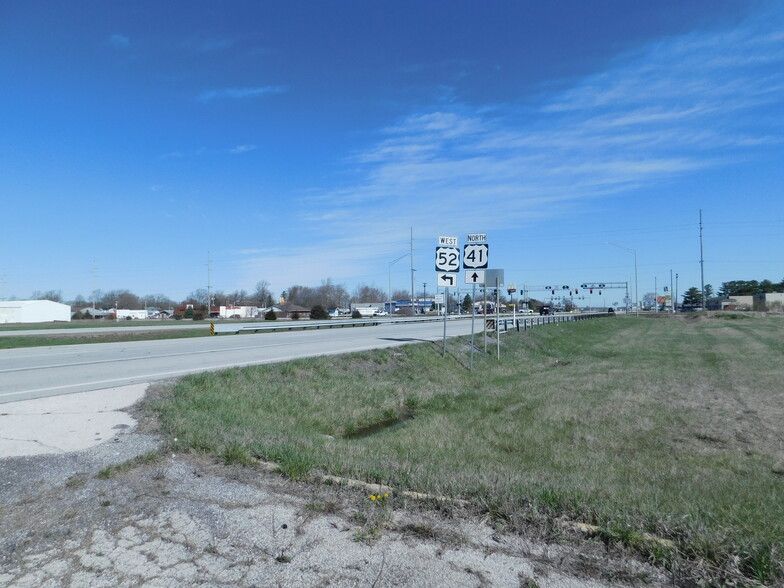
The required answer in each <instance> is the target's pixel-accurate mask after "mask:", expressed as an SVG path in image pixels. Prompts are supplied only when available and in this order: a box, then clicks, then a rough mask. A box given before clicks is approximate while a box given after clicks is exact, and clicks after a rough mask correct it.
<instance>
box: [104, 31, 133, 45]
mask: <svg viewBox="0 0 784 588" xmlns="http://www.w3.org/2000/svg"><path fill="white" fill-rule="evenodd" d="M109 44H110V45H111V46H112V47H114V48H116V49H127V48H128V47H130V46H131V40H130V39H129V38H128V37H126V36H125V35H120V34H117V33H115V34H114V35H112V36H111V37H109Z"/></svg>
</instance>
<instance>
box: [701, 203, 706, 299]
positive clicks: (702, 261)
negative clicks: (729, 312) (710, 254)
mask: <svg viewBox="0 0 784 588" xmlns="http://www.w3.org/2000/svg"><path fill="white" fill-rule="evenodd" d="M700 294H702V310H705V309H706V308H707V307H706V306H705V261H704V259H703V257H702V209H701V208H700Z"/></svg>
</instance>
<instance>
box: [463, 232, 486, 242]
mask: <svg viewBox="0 0 784 588" xmlns="http://www.w3.org/2000/svg"><path fill="white" fill-rule="evenodd" d="M466 243H487V233H468V237H466Z"/></svg>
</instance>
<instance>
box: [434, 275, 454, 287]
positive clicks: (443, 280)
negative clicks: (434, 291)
mask: <svg viewBox="0 0 784 588" xmlns="http://www.w3.org/2000/svg"><path fill="white" fill-rule="evenodd" d="M438 285H439V286H441V287H443V288H454V287H455V286H457V274H455V273H439V274H438Z"/></svg>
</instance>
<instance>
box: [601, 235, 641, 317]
mask: <svg viewBox="0 0 784 588" xmlns="http://www.w3.org/2000/svg"><path fill="white" fill-rule="evenodd" d="M605 245H612V246H613V247H617V248H618V249H623V250H624V251H628V252H629V253H633V254H634V314H635V316H640V300H639V298H640V290H639V288H638V285H637V250H636V249H632V248H631V247H624V246H623V245H618V244H617V243H608V242H605Z"/></svg>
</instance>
